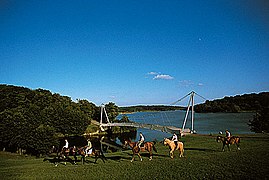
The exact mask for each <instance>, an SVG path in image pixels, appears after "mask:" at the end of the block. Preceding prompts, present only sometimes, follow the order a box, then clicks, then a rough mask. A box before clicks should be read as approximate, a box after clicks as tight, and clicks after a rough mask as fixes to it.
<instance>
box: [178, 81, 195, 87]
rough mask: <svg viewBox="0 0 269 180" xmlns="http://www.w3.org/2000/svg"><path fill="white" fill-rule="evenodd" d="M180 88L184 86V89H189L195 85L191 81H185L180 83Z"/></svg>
mask: <svg viewBox="0 0 269 180" xmlns="http://www.w3.org/2000/svg"><path fill="white" fill-rule="evenodd" d="M179 84H180V86H184V87H189V86H192V85H193V82H191V81H190V80H183V81H179Z"/></svg>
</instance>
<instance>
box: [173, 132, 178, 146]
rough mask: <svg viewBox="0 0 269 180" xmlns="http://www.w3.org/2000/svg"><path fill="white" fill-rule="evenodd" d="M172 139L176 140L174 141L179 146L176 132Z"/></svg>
mask: <svg viewBox="0 0 269 180" xmlns="http://www.w3.org/2000/svg"><path fill="white" fill-rule="evenodd" d="M172 141H174V143H175V145H176V148H177V142H178V138H177V135H176V133H174V134H173V136H172Z"/></svg>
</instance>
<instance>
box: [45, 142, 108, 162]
mask: <svg viewBox="0 0 269 180" xmlns="http://www.w3.org/2000/svg"><path fill="white" fill-rule="evenodd" d="M88 152H90V153H88ZM51 153H56V157H55V158H54V159H52V160H50V161H52V162H53V163H54V164H55V166H58V164H59V163H61V162H63V163H64V164H65V165H66V162H70V163H72V164H76V163H77V161H78V157H81V162H82V164H84V163H85V161H86V156H92V157H95V161H94V163H96V161H97V160H98V158H101V159H102V161H103V162H105V160H106V157H105V156H104V153H103V151H102V150H101V149H96V148H94V147H92V148H91V149H90V151H89V150H88V147H87V146H83V147H76V146H73V147H69V148H62V149H59V148H56V147H55V146H53V147H52V149H51V150H50V154H51ZM71 157H73V159H72V158H71ZM44 160H48V159H44Z"/></svg>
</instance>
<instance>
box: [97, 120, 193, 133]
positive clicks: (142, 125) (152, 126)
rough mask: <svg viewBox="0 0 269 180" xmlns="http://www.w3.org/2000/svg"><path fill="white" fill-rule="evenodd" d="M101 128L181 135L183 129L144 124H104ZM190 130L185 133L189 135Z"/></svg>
mask: <svg viewBox="0 0 269 180" xmlns="http://www.w3.org/2000/svg"><path fill="white" fill-rule="evenodd" d="M100 126H101V127H115V126H120V127H136V128H145V129H151V130H157V131H162V132H167V133H174V132H175V133H179V132H182V129H181V128H178V127H174V126H161V125H158V124H143V123H136V122H132V123H103V124H101V125H100ZM189 132H190V129H184V133H189Z"/></svg>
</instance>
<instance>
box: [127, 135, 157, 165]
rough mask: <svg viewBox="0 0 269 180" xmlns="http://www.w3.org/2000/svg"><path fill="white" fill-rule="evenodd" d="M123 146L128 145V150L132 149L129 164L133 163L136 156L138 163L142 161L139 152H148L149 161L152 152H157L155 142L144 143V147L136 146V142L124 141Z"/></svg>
mask: <svg viewBox="0 0 269 180" xmlns="http://www.w3.org/2000/svg"><path fill="white" fill-rule="evenodd" d="M124 145H125V146H127V145H129V146H130V148H132V151H133V156H132V160H131V162H133V161H134V157H135V155H137V156H138V157H139V158H140V161H142V157H141V155H140V152H143V151H148V152H149V160H152V150H154V151H155V152H157V149H156V148H155V146H154V145H155V142H145V143H144V146H140V147H138V146H137V143H136V142H132V141H131V140H125V144H124Z"/></svg>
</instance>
